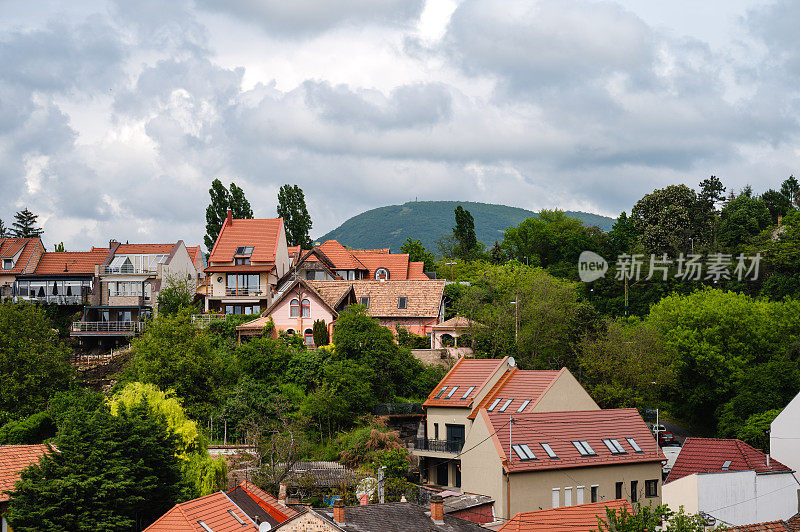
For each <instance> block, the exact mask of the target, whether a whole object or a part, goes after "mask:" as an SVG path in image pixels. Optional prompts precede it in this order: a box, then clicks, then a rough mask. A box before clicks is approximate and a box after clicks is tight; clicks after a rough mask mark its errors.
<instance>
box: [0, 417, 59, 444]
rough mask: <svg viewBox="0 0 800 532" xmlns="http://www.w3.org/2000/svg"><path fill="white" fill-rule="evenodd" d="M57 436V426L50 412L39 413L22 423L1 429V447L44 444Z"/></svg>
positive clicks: (9, 424) (12, 423)
mask: <svg viewBox="0 0 800 532" xmlns="http://www.w3.org/2000/svg"><path fill="white" fill-rule="evenodd" d="M55 435H56V426H55V424H54V423H53V418H52V417H50V414H49V413H48V412H37V413H35V414H31V415H30V416H28V417H26V418H25V419H23V420H20V421H9V422H8V423H6V424H5V425H3V426H2V427H0V445H25V444H32V443H42V442H43V441H45V440H47V439H50V438H52V437H53V436H55Z"/></svg>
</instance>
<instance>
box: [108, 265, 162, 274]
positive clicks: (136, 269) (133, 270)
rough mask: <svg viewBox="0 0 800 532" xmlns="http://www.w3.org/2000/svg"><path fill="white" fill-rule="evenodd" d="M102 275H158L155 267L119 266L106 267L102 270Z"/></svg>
mask: <svg viewBox="0 0 800 532" xmlns="http://www.w3.org/2000/svg"><path fill="white" fill-rule="evenodd" d="M103 273H147V274H152V275H155V274H156V273H158V270H157V268H156V267H155V266H153V267H150V268H142V267H141V266H139V267H136V266H120V267H118V268H116V267H115V268H111V267H109V266H106V267H105V268H104V270H103Z"/></svg>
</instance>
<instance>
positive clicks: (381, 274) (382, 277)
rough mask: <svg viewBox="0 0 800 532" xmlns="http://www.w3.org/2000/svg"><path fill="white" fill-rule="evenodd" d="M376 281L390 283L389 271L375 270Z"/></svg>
mask: <svg viewBox="0 0 800 532" xmlns="http://www.w3.org/2000/svg"><path fill="white" fill-rule="evenodd" d="M375 279H376V280H378V281H388V280H389V270H387V269H386V268H378V269H377V270H375Z"/></svg>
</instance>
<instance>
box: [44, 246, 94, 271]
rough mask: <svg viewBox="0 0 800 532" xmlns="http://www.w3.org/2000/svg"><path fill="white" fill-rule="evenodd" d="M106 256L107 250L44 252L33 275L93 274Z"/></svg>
mask: <svg viewBox="0 0 800 532" xmlns="http://www.w3.org/2000/svg"><path fill="white" fill-rule="evenodd" d="M107 256H108V248H105V249H104V248H92V251H63V252H50V251H46V252H44V254H43V255H42V258H41V259H39V264H38V266H36V270H35V271H34V272H33V273H34V274H35V275H67V274H71V273H73V274H86V275H88V274H94V267H95V266H96V265H98V264H102V263H103V262H104V261H105V260H106V257H107Z"/></svg>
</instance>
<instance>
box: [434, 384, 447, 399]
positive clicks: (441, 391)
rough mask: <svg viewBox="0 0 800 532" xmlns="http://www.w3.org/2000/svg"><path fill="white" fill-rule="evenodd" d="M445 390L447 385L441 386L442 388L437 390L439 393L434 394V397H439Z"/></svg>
mask: <svg viewBox="0 0 800 532" xmlns="http://www.w3.org/2000/svg"><path fill="white" fill-rule="evenodd" d="M445 390H447V386H442V389H441V390H439V393H437V394H436V397H434V399H438V398H440V397H441V396H442V394H443V393H444V392H445Z"/></svg>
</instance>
